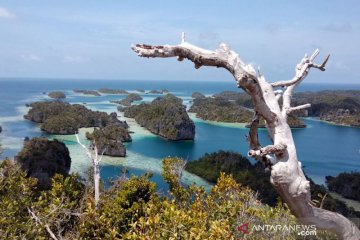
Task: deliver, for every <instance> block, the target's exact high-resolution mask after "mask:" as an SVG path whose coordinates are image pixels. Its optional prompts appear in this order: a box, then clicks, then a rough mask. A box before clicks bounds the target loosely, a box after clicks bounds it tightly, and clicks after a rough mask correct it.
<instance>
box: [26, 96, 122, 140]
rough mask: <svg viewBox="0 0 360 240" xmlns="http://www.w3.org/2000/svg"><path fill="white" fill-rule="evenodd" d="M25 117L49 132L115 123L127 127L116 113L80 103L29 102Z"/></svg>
mask: <svg viewBox="0 0 360 240" xmlns="http://www.w3.org/2000/svg"><path fill="white" fill-rule="evenodd" d="M30 107H31V108H30V109H29V111H28V113H27V114H26V115H25V116H24V118H25V119H27V120H30V121H32V122H35V123H40V128H41V130H42V131H45V132H47V133H50V134H75V133H76V132H77V131H78V130H79V128H82V127H105V126H107V125H117V126H121V127H123V128H128V125H127V123H126V122H122V121H120V120H118V118H117V114H116V113H111V114H107V113H104V112H99V111H92V110H89V109H87V108H86V107H85V106H83V105H80V104H73V105H71V104H69V103H64V102H59V101H53V102H35V103H32V104H30Z"/></svg>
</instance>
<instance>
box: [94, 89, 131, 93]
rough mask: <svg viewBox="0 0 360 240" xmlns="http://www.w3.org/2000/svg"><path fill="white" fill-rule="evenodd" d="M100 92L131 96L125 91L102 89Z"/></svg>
mask: <svg viewBox="0 0 360 240" xmlns="http://www.w3.org/2000/svg"><path fill="white" fill-rule="evenodd" d="M98 91H99V92H101V93H105V94H129V93H128V92H127V91H126V90H123V89H110V88H100V89H99V90H98Z"/></svg>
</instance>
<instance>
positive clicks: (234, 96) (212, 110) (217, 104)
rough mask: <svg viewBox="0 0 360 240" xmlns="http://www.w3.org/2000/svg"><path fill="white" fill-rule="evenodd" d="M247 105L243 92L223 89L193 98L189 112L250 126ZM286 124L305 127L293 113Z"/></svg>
mask: <svg viewBox="0 0 360 240" xmlns="http://www.w3.org/2000/svg"><path fill="white" fill-rule="evenodd" d="M248 107H252V105H251V101H250V102H249V99H248V97H246V95H245V93H238V92H233V91H224V92H221V93H219V94H215V95H214V97H205V98H194V100H193V105H192V106H191V107H190V109H189V112H192V113H195V114H196V117H198V118H201V119H203V120H209V121H216V122H229V123H246V127H250V125H249V123H250V122H251V121H252V118H253V115H254V114H253V110H252V109H250V108H248ZM288 124H289V125H290V127H291V128H304V127H306V125H305V123H304V122H303V121H301V120H300V119H299V118H298V117H296V116H293V115H289V117H288ZM259 127H260V128H264V127H265V121H264V120H263V119H261V120H260V123H259Z"/></svg>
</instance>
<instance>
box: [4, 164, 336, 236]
mask: <svg viewBox="0 0 360 240" xmlns="http://www.w3.org/2000/svg"><path fill="white" fill-rule="evenodd" d="M181 161H182V160H181V159H172V158H167V159H164V172H163V175H164V179H166V181H167V182H168V183H169V185H171V186H172V187H171V188H170V189H171V191H170V197H162V196H160V195H158V194H157V193H156V185H155V184H154V183H152V182H150V181H149V178H148V177H149V176H150V175H146V176H142V177H131V178H130V179H125V178H120V179H119V180H117V181H115V182H114V184H113V185H112V187H110V188H109V189H104V190H103V192H102V194H101V198H100V203H99V205H98V208H95V205H94V200H93V198H92V194H91V192H92V191H93V188H92V186H91V184H90V183H82V182H81V180H80V179H79V177H78V176H77V175H70V176H68V177H63V176H61V175H55V176H54V177H53V179H52V187H51V189H49V190H46V191H41V192H38V190H37V189H36V180H35V179H33V178H31V177H27V176H26V174H25V172H23V171H22V170H21V168H20V167H19V166H18V165H17V164H16V163H15V162H13V161H11V160H5V161H3V162H2V163H1V164H0V172H1V173H3V174H0V211H1V212H2V214H1V215H0V222H1V224H0V235H1V236H2V238H3V239H18V238H21V239H49V238H50V233H53V234H54V235H55V236H56V237H57V238H58V239H144V240H145V239H235V238H243V237H244V235H243V233H242V232H239V231H238V230H237V227H238V226H240V225H242V224H243V223H250V224H251V225H252V224H274V225H275V224H279V223H286V224H296V221H295V217H293V216H292V215H291V214H290V212H289V210H288V209H287V208H286V206H284V205H281V204H279V205H277V206H276V207H274V208H272V207H269V206H266V205H263V204H261V203H260V202H259V201H257V200H256V195H255V193H254V192H253V191H251V190H250V189H248V188H246V187H243V186H241V185H240V184H238V183H236V182H235V181H234V180H233V179H232V178H231V176H226V175H225V174H221V175H220V177H219V179H218V182H217V184H216V185H215V186H213V187H212V189H211V191H210V192H209V193H206V191H205V190H204V189H203V188H202V187H197V186H194V185H192V186H190V187H184V186H182V185H181V183H180V180H179V177H180V175H181V174H180V175H177V174H173V172H175V173H178V172H177V171H176V170H177V167H178V166H179V165H180V166H181V165H182V164H181ZM179 163H180V164H179ZM319 235H320V236H319ZM323 236H327V237H331V236H332V235H328V234H327V235H324V234H322V233H320V232H319V231H318V237H319V239H324V238H322V237H323ZM264 238H271V239H280V238H281V239H296V233H286V232H284V233H279V232H278V231H258V232H251V233H250V234H249V235H247V236H246V239H264Z"/></svg>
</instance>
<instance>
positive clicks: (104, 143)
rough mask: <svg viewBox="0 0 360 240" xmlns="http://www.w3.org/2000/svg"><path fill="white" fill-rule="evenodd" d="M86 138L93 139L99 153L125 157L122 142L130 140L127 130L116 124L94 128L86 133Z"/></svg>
mask: <svg viewBox="0 0 360 240" xmlns="http://www.w3.org/2000/svg"><path fill="white" fill-rule="evenodd" d="M86 138H87V139H89V140H90V141H95V144H96V147H97V149H98V153H99V154H104V155H108V156H112V157H125V156H126V148H125V146H124V144H123V142H131V141H132V139H131V136H130V134H129V131H128V130H127V129H125V128H123V127H120V126H117V125H108V126H106V127H103V128H100V129H97V128H95V129H94V131H93V132H92V133H89V132H87V133H86Z"/></svg>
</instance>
